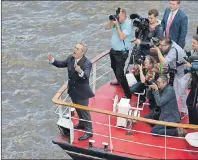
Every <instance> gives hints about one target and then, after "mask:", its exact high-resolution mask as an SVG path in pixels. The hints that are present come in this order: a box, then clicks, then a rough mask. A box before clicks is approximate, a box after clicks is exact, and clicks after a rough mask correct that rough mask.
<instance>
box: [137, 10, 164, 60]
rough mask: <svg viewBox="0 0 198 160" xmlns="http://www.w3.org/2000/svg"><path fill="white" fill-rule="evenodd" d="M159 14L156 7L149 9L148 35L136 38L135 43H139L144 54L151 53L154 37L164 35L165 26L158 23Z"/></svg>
mask: <svg viewBox="0 0 198 160" xmlns="http://www.w3.org/2000/svg"><path fill="white" fill-rule="evenodd" d="M158 15H159V12H158V10H156V9H151V10H149V11H148V20H149V32H148V33H147V34H148V35H147V36H143V37H144V38H143V39H136V41H135V44H137V45H139V49H140V50H141V51H142V52H141V53H143V54H144V55H151V54H150V46H149V44H150V42H151V38H152V37H157V38H160V37H162V36H163V28H162V26H161V25H160V24H159V23H158V18H157V17H158ZM152 56H154V58H155V59H156V61H157V62H158V57H157V56H156V55H152Z"/></svg>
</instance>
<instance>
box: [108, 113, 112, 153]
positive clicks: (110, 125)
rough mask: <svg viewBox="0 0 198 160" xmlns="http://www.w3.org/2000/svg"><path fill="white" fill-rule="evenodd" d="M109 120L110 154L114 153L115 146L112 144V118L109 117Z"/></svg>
mask: <svg viewBox="0 0 198 160" xmlns="http://www.w3.org/2000/svg"><path fill="white" fill-rule="evenodd" d="M108 118H109V143H110V152H111V153H112V150H113V144H112V138H111V116H110V115H108Z"/></svg>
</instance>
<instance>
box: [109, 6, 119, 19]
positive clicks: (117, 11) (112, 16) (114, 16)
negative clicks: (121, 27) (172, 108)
mask: <svg viewBox="0 0 198 160" xmlns="http://www.w3.org/2000/svg"><path fill="white" fill-rule="evenodd" d="M120 10H121V8H117V9H116V14H115V15H110V16H109V20H110V21H116V19H117V20H118V21H119V14H120Z"/></svg>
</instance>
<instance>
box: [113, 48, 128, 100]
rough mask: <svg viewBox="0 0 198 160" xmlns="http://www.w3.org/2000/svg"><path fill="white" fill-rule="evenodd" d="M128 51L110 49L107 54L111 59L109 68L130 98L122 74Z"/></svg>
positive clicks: (126, 83) (125, 80) (124, 77)
mask: <svg viewBox="0 0 198 160" xmlns="http://www.w3.org/2000/svg"><path fill="white" fill-rule="evenodd" d="M128 53H129V51H127V53H126V52H125V53H124V52H122V51H114V50H113V49H111V51H110V53H109V55H110V59H111V68H112V69H113V71H114V74H115V76H116V78H117V81H118V82H119V83H120V85H121V87H122V89H123V91H124V94H125V96H127V98H131V92H130V90H129V85H128V82H127V79H126V76H125V74H124V66H125V61H126V59H127V57H128Z"/></svg>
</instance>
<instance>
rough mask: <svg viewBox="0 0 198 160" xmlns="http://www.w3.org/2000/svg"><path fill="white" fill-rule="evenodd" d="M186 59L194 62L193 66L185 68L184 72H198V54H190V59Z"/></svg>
mask: <svg viewBox="0 0 198 160" xmlns="http://www.w3.org/2000/svg"><path fill="white" fill-rule="evenodd" d="M184 59H185V60H186V61H187V62H189V63H191V64H192V67H190V68H187V69H185V70H184V73H189V72H193V71H196V72H198V56H190V57H189V58H188V59H187V58H185V57H184ZM197 75H198V73H197Z"/></svg>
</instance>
